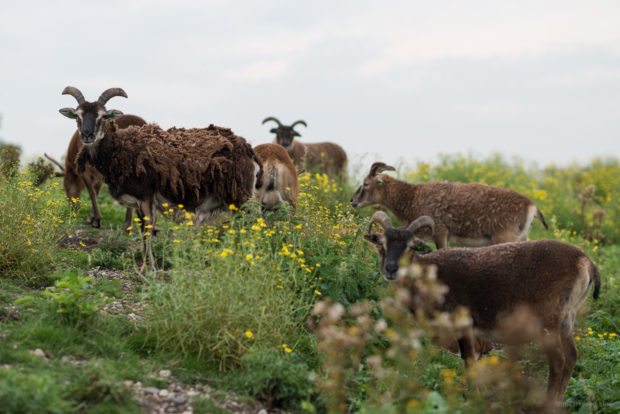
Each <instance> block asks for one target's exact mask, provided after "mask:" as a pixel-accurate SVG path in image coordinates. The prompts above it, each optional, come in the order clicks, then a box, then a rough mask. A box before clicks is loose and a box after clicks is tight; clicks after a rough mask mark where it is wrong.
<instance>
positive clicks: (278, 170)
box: [254, 144, 299, 210]
mask: <svg viewBox="0 0 620 414" xmlns="http://www.w3.org/2000/svg"><path fill="white" fill-rule="evenodd" d="M254 152H255V153H256V155H257V156H258V159H259V160H260V161H261V163H262V164H263V185H262V186H261V187H260V188H257V189H256V193H255V194H256V198H257V200H258V201H259V202H260V203H261V204H262V205H263V207H264V208H265V209H266V210H272V209H273V208H275V207H276V206H277V205H279V204H281V203H282V202H283V201H286V202H288V203H289V204H290V205H291V207H293V209H295V207H296V204H297V195H298V194H299V180H298V179H297V171H296V170H295V166H294V165H293V161H292V160H291V157H289V155H288V153H287V152H286V150H285V149H284V148H282V146H280V145H277V144H261V145H257V146H256V147H254Z"/></svg>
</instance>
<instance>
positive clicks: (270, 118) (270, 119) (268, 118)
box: [263, 116, 282, 126]
mask: <svg viewBox="0 0 620 414" xmlns="http://www.w3.org/2000/svg"><path fill="white" fill-rule="evenodd" d="M267 121H275V122H277V123H278V126H282V123H281V122H280V121H278V118H274V117H273V116H269V117H267V118H265V119H263V124H264V123H265V122H267Z"/></svg>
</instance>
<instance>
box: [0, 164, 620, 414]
mask: <svg viewBox="0 0 620 414" xmlns="http://www.w3.org/2000/svg"><path fill="white" fill-rule="evenodd" d="M400 171H401V172H402V178H404V179H406V180H408V181H410V182H419V181H427V180H431V179H451V180H457V181H479V182H487V183H489V184H494V185H501V186H506V187H509V188H513V189H515V190H517V191H521V192H523V193H524V194H526V195H528V196H529V197H530V198H532V199H533V200H534V201H535V202H536V204H537V205H538V206H539V208H540V209H541V210H542V211H543V213H544V214H545V216H546V218H547V221H548V222H549V224H550V226H551V229H550V230H544V229H543V228H542V226H541V225H540V223H536V224H535V225H534V229H533V231H532V233H531V234H530V238H531V239H540V238H553V239H558V240H562V241H565V242H567V243H571V244H575V245H577V246H579V247H580V248H582V249H583V250H584V251H585V252H586V253H587V254H588V255H589V256H590V257H591V258H592V259H593V260H594V261H595V263H596V264H597V266H598V269H599V271H600V273H601V275H602V282H603V286H602V289H601V297H600V298H599V300H597V301H593V300H592V299H591V298H589V299H588V306H587V310H585V311H584V314H583V315H581V316H580V318H579V328H580V329H581V331H579V332H576V335H577V336H579V340H578V341H577V343H578V348H579V353H580V357H579V360H578V364H577V367H576V369H575V372H574V374H573V378H572V379H571V383H570V384H569V387H568V390H567V394H566V398H565V402H566V410H567V411H569V412H580V413H581V412H618V411H619V410H620V408H619V407H618V406H617V401H618V400H619V399H620V395H618V391H617V390H618V389H619V388H620V387H619V384H620V377H619V376H618V374H617V373H618V372H620V340H619V339H618V336H617V335H613V334H614V333H617V332H618V331H619V324H620V321H619V320H620V318H619V316H620V315H619V313H620V294H619V291H620V245H619V244H618V243H619V242H620V233H618V232H619V231H620V230H619V229H620V214H619V212H618V208H619V207H618V206H619V205H620V204H619V203H620V202H619V201H618V200H620V167H619V165H618V162H617V161H615V160H594V161H593V162H592V163H591V164H589V165H587V166H584V167H582V166H571V167H569V168H558V167H555V166H549V167H545V168H538V167H537V166H533V165H525V164H524V163H522V162H520V161H519V160H511V161H508V160H505V159H503V158H502V157H490V158H488V159H484V160H476V159H473V158H472V157H471V156H461V155H449V156H448V155H446V156H444V157H442V158H441V159H440V162H439V163H438V164H437V165H433V166H431V165H427V164H418V165H415V166H404V167H401V168H400ZM365 173H366V172H365V171H361V172H357V173H356V175H357V176H363V175H365ZM28 180H29V178H28V177H27V176H22V175H17V176H16V177H15V178H14V179H12V180H4V181H0V212H1V213H2V214H1V215H0V335H1V338H2V339H1V340H0V412H52V413H53V412H85V413H103V412H123V413H124V412H139V411H140V409H139V407H138V406H137V403H136V402H135V401H134V400H133V398H132V396H131V392H130V390H127V389H125V388H124V386H123V385H122V382H123V381H127V380H131V381H141V382H142V383H143V384H145V386H149V385H151V386H157V387H164V386H166V385H167V384H168V382H169V381H168V380H166V379H161V378H158V377H157V375H156V373H157V372H158V371H159V370H161V369H170V370H172V372H173V375H174V377H175V378H176V380H177V381H181V382H183V383H185V384H190V385H192V384H197V383H202V384H208V385H209V386H210V387H212V389H213V395H216V394H217V395H218V397H221V398H219V399H218V398H215V397H214V398H212V399H209V398H205V397H201V398H199V399H198V400H196V401H195V402H194V412H228V411H227V410H225V409H223V408H221V404H219V403H218V401H219V400H226V399H229V398H236V399H237V398H238V399H240V401H244V399H248V398H253V399H258V400H261V401H263V403H262V404H263V406H269V405H271V406H277V407H284V408H287V409H290V410H292V411H294V412H312V411H313V410H314V411H315V412H325V411H326V410H328V409H329V408H330V407H331V406H330V401H331V400H330V399H329V395H330V394H329V392H328V388H325V387H323V386H322V385H321V384H323V382H322V380H324V379H325V378H326V372H327V369H328V366H325V365H324V364H325V361H326V360H325V355H324V353H325V351H324V350H323V351H320V350H319V349H318V348H319V346H320V344H319V340H318V339H317V333H316V331H315V330H314V328H312V327H311V326H310V325H311V323H310V324H309V321H310V322H312V321H315V322H316V320H315V318H314V317H311V310H312V308H313V306H314V305H315V303H316V302H317V301H319V300H321V299H325V298H331V300H332V301H334V302H338V303H342V304H344V305H346V307H347V308H348V309H356V308H355V306H356V305H359V304H360V303H362V302H363V301H368V304H369V305H368V306H369V308H368V309H367V310H366V311H365V312H367V314H368V317H369V318H373V319H376V318H379V317H381V315H383V312H384V311H383V310H381V309H380V308H379V307H378V303H379V301H381V300H383V299H385V298H389V297H390V296H391V295H393V292H394V289H393V287H392V286H389V285H387V284H386V283H385V282H384V281H383V280H382V278H381V277H380V273H379V271H378V258H377V255H376V253H375V252H374V250H373V249H372V248H371V247H370V246H369V245H368V244H367V243H365V242H364V241H363V239H362V237H361V236H362V234H363V233H365V231H366V229H367V222H368V217H369V216H370V214H372V210H371V209H363V210H361V211H353V210H352V209H351V207H350V205H349V201H348V200H349V199H350V197H351V195H352V194H353V192H354V191H355V189H356V187H357V186H358V185H359V182H356V181H355V180H353V179H352V180H350V181H349V182H343V183H337V182H334V181H332V180H329V179H327V178H326V177H324V176H320V175H310V174H304V175H302V176H301V177H300V182H301V184H302V188H301V192H300V198H299V201H298V207H297V213H296V215H295V216H290V214H289V213H287V212H286V211H281V212H278V213H275V214H268V215H265V216H264V217H263V216H261V215H260V214H259V213H258V208H257V206H256V205H255V204H252V203H250V204H249V205H248V206H247V208H246V209H244V210H243V211H242V212H234V214H233V215H232V218H231V219H230V220H228V219H226V218H225V219H223V220H221V222H225V224H221V223H220V224H219V225H218V226H212V227H203V229H202V230H201V231H199V230H197V229H195V228H194V227H193V226H191V225H188V224H191V223H190V222H191V220H192V217H191V215H189V216H187V217H186V218H185V219H184V220H182V221H181V222H180V223H174V222H171V221H169V220H166V219H163V218H161V219H159V221H158V224H159V225H160V227H161V234H160V236H158V237H156V238H154V239H153V245H154V252H155V255H156V258H157V261H158V268H159V269H161V270H160V271H159V272H158V273H157V274H156V275H146V276H145V275H141V274H139V273H138V269H139V266H140V264H141V259H142V254H141V242H140V239H139V235H138V234H136V232H135V231H134V232H133V233H131V232H130V233H127V232H124V231H122V230H121V229H120V226H121V225H122V223H123V219H124V215H125V210H124V208H122V207H120V206H118V205H115V204H114V203H113V201H112V200H111V199H110V197H109V196H108V195H107V191H106V190H105V189H104V190H103V191H102V192H101V196H100V205H101V210H102V213H103V228H102V229H101V230H97V229H92V228H91V227H90V226H89V225H88V224H86V217H87V216H88V213H89V210H90V200H89V199H88V197H87V196H86V193H84V197H85V199H84V202H83V203H82V204H81V206H80V208H79V210H78V211H77V212H76V214H75V215H74V216H73V215H72V214H71V212H70V211H69V209H68V207H67V204H66V202H65V200H64V192H63V191H62V188H61V185H60V184H59V181H58V180H57V179H56V180H55V181H53V182H51V183H50V182H48V183H44V184H42V187H41V188H37V187H36V186H34V185H33V184H28V183H30V182H32V181H28ZM588 185H594V189H593V193H592V194H593V195H594V196H593V197H591V196H587V194H586V196H587V197H586V196H584V195H583V194H585V193H584V191H585V189H586V188H587V186H588ZM579 197H581V199H580V198H579ZM588 197H589V198H588ZM580 200H581V201H580ZM597 209H603V210H605V214H604V215H603V217H602V219H600V220H598V221H597V216H596V214H598V213H597ZM599 218H600V217H599ZM76 230H79V235H80V236H79V237H78V238H77V239H75V240H74V239H70V238H69V239H65V241H63V242H62V243H61V244H60V245H59V244H58V241H59V240H60V239H62V238H65V236H68V235H75V234H76ZM8 240H15V241H14V242H9V241H8ZM72 240H73V241H72ZM28 241H30V244H28ZM80 242H81V243H80ZM59 246H62V247H59ZM87 271H88V272H91V273H89V274H94V275H95V279H93V280H90V279H89V280H87V281H86V279H80V277H82V276H84V275H85V274H86V272H87ZM99 271H104V272H114V273H116V274H118V273H122V274H124V275H125V276H124V282H123V288H122V289H121V287H120V286H119V285H115V284H112V283H110V282H109V281H106V280H104V279H102V278H101V276H100V274H99V273H98V272H99ZM93 272H94V273H93ZM72 274H75V275H78V276H75V277H74V276H70V275H72ZM54 275H56V277H54ZM80 275H81V276H80ZM63 277H64V280H65V282H66V283H68V284H69V285H68V286H69V287H66V286H67V285H65V289H69V291H70V292H72V293H71V294H68V296H65V297H63V298H62V299H55V298H54V297H52V296H50V294H45V293H44V292H43V291H42V290H41V288H42V287H51V286H53V285H54V283H55V282H57V281H58V280H59V278H60V280H63ZM100 294H102V295H103V296H100ZM20 298H21V300H22V301H23V302H24V303H23V304H21V305H18V306H17V311H16V310H15V308H14V305H13V303H14V302H15V301H16V300H18V299H20ZM23 298H30V299H29V300H24V299H23ZM103 298H107V299H106V301H109V300H123V301H124V302H125V303H133V302H136V301H140V302H142V303H143V304H144V306H143V307H141V308H139V311H138V313H139V316H140V317H141V318H140V319H138V320H134V321H130V320H128V319H127V318H126V317H125V316H122V315H120V316H119V315H113V314H110V313H107V312H103V311H102V309H103V308H102V307H103V306H104V305H105V303H106V301H104V300H103ZM99 299H101V300H99ZM91 305H92V306H91ZM64 308H67V309H71V312H73V313H71V314H72V315H73V317H70V318H67V317H66V316H65V315H66V312H61V313H58V310H59V309H64ZM125 312H126V313H127V312H130V310H126V311H125ZM358 317H359V315H358V316H355V317H352V318H351V319H350V321H349V322H353V323H354V324H359V323H360V322H359V321H358V320H357V319H356V318H358ZM403 320H405V319H403ZM356 321H357V322H356ZM588 328H590V329H591V331H590V330H588ZM399 329H402V333H403V335H406V334H407V332H408V331H410V325H407V324H404V325H403V326H401V327H400V328H399ZM590 332H592V334H590ZM599 335H601V336H600V337H599ZM388 343H389V341H387V340H386V338H385V337H383V338H382V337H379V338H376V339H374V340H372V341H370V342H369V343H368V344H367V345H364V347H362V348H359V352H360V355H361V356H360V358H366V357H368V356H371V355H384V356H385V355H388V354H386V353H387V352H388V351H389V346H388ZM35 349H42V350H44V351H46V352H47V353H48V354H49V356H51V357H50V358H41V357H37V356H34V355H32V354H31V353H30V352H29V351H33V350H35ZM337 349H339V348H337ZM356 349H357V348H356ZM399 349H401V350H402V349H405V348H399ZM416 352H417V357H416V358H411V357H408V356H407V357H406V358H404V357H402V356H401V357H398V356H395V355H392V356H389V355H388V359H389V361H391V362H390V364H392V365H390V369H393V370H394V371H393V372H394V373H400V374H398V375H400V376H396V377H394V378H392V379H391V380H390V381H387V380H385V381H383V382H379V383H375V382H374V380H373V376H372V375H371V369H370V367H369V366H367V365H359V364H350V365H347V366H348V367H349V368H347V369H350V371H348V372H349V373H350V374H351V377H350V379H351V380H350V381H349V382H347V383H346V384H345V386H343V387H342V390H344V392H345V395H344V401H346V404H347V405H348V407H349V409H350V410H352V411H359V412H379V411H382V412H394V411H399V410H406V409H407V407H410V408H409V409H414V407H417V409H421V410H423V412H424V410H426V411H427V412H432V407H433V406H435V405H438V406H442V405H445V406H446V407H452V408H454V407H457V408H459V409H461V410H462V411H463V412H475V410H476V409H478V408H480V407H484V404H487V403H489V404H490V403H495V404H498V401H510V399H511V398H515V395H516V394H515V393H514V392H513V393H511V390H510V389H500V390H498V389H497V388H493V387H495V386H496V385H497V384H494V383H488V382H485V383H483V384H482V385H481V386H480V389H481V390H482V391H481V392H480V393H478V394H475V393H472V392H473V391H472V390H471V389H470V387H469V386H468V383H467V375H470V374H468V373H466V372H465V371H464V369H463V367H462V364H461V362H460V359H459V358H458V357H456V356H454V355H452V354H449V353H447V352H445V351H443V350H440V349H439V348H436V347H434V346H431V345H430V342H429V341H428V340H427V339H423V340H422V348H421V349H420V350H417V351H416ZM353 354H354V353H347V352H342V353H339V354H336V361H337V362H338V363H345V362H346V363H349V362H350V361H348V360H347V358H349V357H350V356H351V355H353ZM494 354H495V358H496V359H491V360H487V362H486V363H485V364H486V365H485V364H482V365H481V367H480V368H479V370H480V372H483V373H486V374H485V375H488V376H489V378H492V375H493V374H492V372H493V371H492V368H497V367H500V368H501V369H503V370H505V372H506V373H507V374H506V375H512V371H510V369H512V368H510V367H511V366H510V365H509V364H508V362H507V360H506V359H505V357H504V353H503V352H501V351H500V352H498V351H494ZM405 356H406V355H405ZM63 357H67V358H69V357H70V359H69V361H74V362H75V361H79V365H75V364H74V363H71V362H67V361H68V360H67V358H65V362H62V361H63ZM407 361H409V362H407ZM412 361H413V362H412ZM488 361H490V362H488ZM519 367H520V370H522V371H524V372H526V373H527V378H529V379H532V380H534V379H535V380H537V381H542V383H543V384H544V381H546V370H547V367H546V361H545V359H544V358H541V357H540V356H539V351H538V350H537V348H535V347H534V348H531V349H530V348H528V349H526V350H525V351H524V352H523V360H522V362H521V363H520V365H519ZM502 372H504V371H502ZM403 375H404V376H403ZM406 378H409V379H415V381H416V382H415V383H411V384H413V385H415V387H417V388H411V389H412V390H413V389H415V391H412V393H411V395H408V396H407V395H405V396H398V395H395V394H392V395H391V400H389V401H387V402H385V401H386V400H385V399H386V398H388V394H385V393H386V392H388V391H390V390H397V389H399V387H402V386H403V384H408V382H407V381H408V380H406ZM498 381H499V380H498ZM515 381H516V382H515V384H518V386H519V387H521V388H519V390H520V392H524V393H525V392H526V391H527V390H529V388H528V387H529V385H528V383H524V382H522V381H521V379H516V380H515ZM515 387H516V386H515ZM515 389H516V388H515ZM513 391H514V390H513ZM233 392H234V394H235V396H234V397H233V395H232V394H231V393H233ZM485 392H487V394H485ZM515 392H516V391H515ZM502 398H503V399H502ZM494 399H495V400H494ZM494 401H495V402H494ZM248 404H250V405H251V404H255V403H248ZM402 404H404V405H402ZM407 404H410V405H407ZM468 410H469V411H468Z"/></svg>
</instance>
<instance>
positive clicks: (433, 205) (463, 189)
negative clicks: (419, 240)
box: [351, 162, 549, 249]
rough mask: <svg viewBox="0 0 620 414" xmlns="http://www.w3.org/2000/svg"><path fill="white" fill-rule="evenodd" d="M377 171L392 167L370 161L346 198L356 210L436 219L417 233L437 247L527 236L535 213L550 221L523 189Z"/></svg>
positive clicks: (402, 217) (402, 218)
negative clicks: (372, 208)
mask: <svg viewBox="0 0 620 414" xmlns="http://www.w3.org/2000/svg"><path fill="white" fill-rule="evenodd" d="M382 171H395V169H394V167H391V166H389V165H386V164H384V163H382V162H375V163H374V164H373V165H372V166H371V167H370V172H369V174H368V175H367V176H366V178H364V181H363V183H362V185H361V186H360V187H359V188H358V189H357V191H356V192H355V194H354V195H353V197H351V205H352V206H353V208H355V209H361V208H363V207H365V206H368V205H375V204H378V205H380V206H381V207H384V208H386V209H388V210H390V211H391V212H392V213H394V215H395V216H396V217H397V218H398V219H399V220H400V221H401V222H402V223H405V224H406V223H411V222H412V221H413V220H415V219H416V218H418V217H420V216H424V215H426V216H430V217H431V218H432V219H433V220H434V222H435V234H434V236H432V237H431V236H430V234H429V233H428V232H426V233H422V234H421V235H420V236H421V237H423V239H424V240H425V241H434V242H435V244H436V246H437V248H438V249H443V248H445V247H448V243H449V242H453V243H456V244H459V245H462V246H468V247H479V246H488V245H491V244H498V243H506V242H512V241H522V240H527V237H528V235H529V233H530V230H531V228H532V225H533V222H534V218H538V219H539V220H540V221H541V222H542V224H543V226H544V227H545V229H548V228H549V226H548V225H547V223H546V222H545V218H544V217H543V215H542V213H541V212H540V211H539V210H538V208H536V206H535V205H534V203H533V202H532V201H531V200H530V199H529V198H527V197H525V196H524V195H522V194H519V193H517V192H516V191H512V190H509V189H505V188H499V187H492V186H489V185H486V184H478V183H452V182H448V181H435V182H430V183H421V184H408V183H405V182H403V181H399V180H397V179H395V178H393V177H390V176H388V175H386V174H379V173H381V172H382Z"/></svg>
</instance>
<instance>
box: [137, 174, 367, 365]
mask: <svg viewBox="0 0 620 414" xmlns="http://www.w3.org/2000/svg"><path fill="white" fill-rule="evenodd" d="M335 185H336V184H334V183H333V182H332V181H330V180H329V179H327V178H326V177H323V176H318V175H317V176H314V177H311V176H309V175H307V176H305V177H304V179H302V191H301V192H300V196H299V199H298V205H297V213H296V216H295V217H292V218H290V220H287V221H272V220H271V218H272V217H271V216H269V217H266V218H263V217H260V216H259V217H258V218H257V214H258V213H257V211H258V208H257V207H258V206H256V205H255V203H253V202H249V203H248V204H247V205H246V206H244V208H243V209H242V211H239V212H236V213H235V214H234V215H233V217H232V219H231V220H230V222H228V223H227V224H224V225H222V226H220V227H213V226H205V227H203V228H202V230H200V231H197V230H196V229H195V228H194V227H193V225H192V224H193V221H192V219H193V216H192V214H190V213H186V215H185V222H183V223H180V224H171V223H166V222H163V221H160V222H159V223H160V225H161V226H163V227H164V230H162V231H164V232H168V231H171V232H173V233H174V236H173V237H172V242H171V243H169V245H167V246H165V248H164V251H163V253H162V254H163V256H165V257H167V260H169V261H170V262H171V263H172V269H171V270H170V272H169V276H170V278H169V281H168V283H161V281H158V280H151V279H148V280H146V284H147V288H146V296H147V298H148V300H149V302H150V303H151V306H150V307H149V310H148V311H149V316H148V318H147V320H148V326H149V328H150V329H151V330H152V332H153V333H154V334H155V336H156V337H157V338H158V342H159V344H160V345H161V346H163V347H172V348H174V349H177V350H180V351H181V352H183V353H184V354H193V355H200V356H202V357H204V358H206V359H208V360H211V361H212V362H215V363H217V364H218V365H219V366H220V367H222V368H229V367H233V366H237V365H238V364H239V363H240V358H241V357H242V356H243V354H244V353H245V352H246V351H247V350H248V349H249V348H250V347H253V346H260V347H265V348H269V347H278V346H280V345H281V344H282V343H288V344H291V346H292V347H293V349H296V348H295V347H297V346H298V345H301V344H306V343H308V340H307V337H308V334H307V333H306V331H305V329H304V324H305V320H306V319H307V317H308V315H309V311H310V309H311V307H312V304H313V303H314V302H315V301H316V300H317V299H319V298H320V297H323V296H332V297H334V298H335V299H336V300H340V301H343V302H345V303H354V302H356V301H358V300H360V299H361V298H364V297H369V296H372V295H373V291H374V286H375V283H376V282H377V280H378V279H376V278H369V277H368V273H369V272H370V268H371V266H373V265H374V263H375V261H376V257H375V255H374V254H373V255H370V254H368V253H369V251H368V246H366V245H365V244H361V243H359V242H358V239H357V237H358V233H359V231H360V230H359V225H358V223H357V221H356V220H355V217H354V216H353V215H352V214H351V212H350V210H346V209H345V208H344V207H343V206H342V204H341V203H336V205H334V206H333V210H330V209H328V208H326V207H325V206H324V205H323V204H322V203H321V201H320V199H321V197H323V195H324V194H331V193H332V192H333V189H334V188H337V187H335ZM326 191H327V193H326ZM301 217H303V218H304V220H303V221H302V220H300V218H301ZM343 257H347V260H343ZM304 346H305V345H304ZM309 348H310V347H308V349H307V352H308V353H307V357H308V358H309V360H308V361H309V362H310V361H311V359H312V358H313V357H314V355H313V351H312V350H311V349H309Z"/></svg>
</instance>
